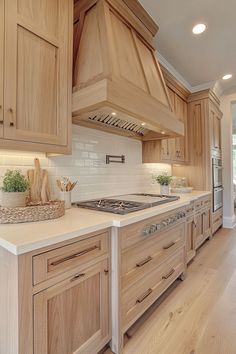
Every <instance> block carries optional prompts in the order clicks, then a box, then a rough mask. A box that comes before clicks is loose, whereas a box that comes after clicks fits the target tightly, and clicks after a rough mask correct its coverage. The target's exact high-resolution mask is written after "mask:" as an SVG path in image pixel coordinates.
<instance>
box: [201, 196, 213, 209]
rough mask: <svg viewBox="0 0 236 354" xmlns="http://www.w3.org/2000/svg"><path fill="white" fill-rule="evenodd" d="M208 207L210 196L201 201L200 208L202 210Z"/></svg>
mask: <svg viewBox="0 0 236 354" xmlns="http://www.w3.org/2000/svg"><path fill="white" fill-rule="evenodd" d="M210 205H211V197H210V196H208V197H206V198H204V199H203V200H202V206H203V207H204V208H205V207H209V206H210Z"/></svg>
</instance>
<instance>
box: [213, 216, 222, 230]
mask: <svg viewBox="0 0 236 354" xmlns="http://www.w3.org/2000/svg"><path fill="white" fill-rule="evenodd" d="M222 224H223V215H222V213H220V214H218V215H216V216H215V217H213V222H212V233H213V234H214V233H215V232H216V231H217V230H218V229H219V228H220V227H221V226H222Z"/></svg>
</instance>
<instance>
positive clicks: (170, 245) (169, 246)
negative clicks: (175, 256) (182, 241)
mask: <svg viewBox="0 0 236 354" xmlns="http://www.w3.org/2000/svg"><path fill="white" fill-rule="evenodd" d="M175 244H176V242H174V241H172V242H171V243H169V245H166V246H164V247H163V250H168V248H171V247H173V246H174V245H175Z"/></svg>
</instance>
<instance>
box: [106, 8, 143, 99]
mask: <svg viewBox="0 0 236 354" xmlns="http://www.w3.org/2000/svg"><path fill="white" fill-rule="evenodd" d="M110 14H111V24H112V29H113V36H114V43H115V48H116V55H117V58H119V74H120V76H121V78H122V79H124V80H128V81H129V82H130V83H132V84H133V85H135V86H137V87H139V88H141V89H143V90H144V91H146V92H147V85H146V82H145V78H144V74H143V69H142V66H141V62H140V60H139V57H138V53H137V50H136V44H135V39H134V36H133V32H132V30H131V28H130V26H128V25H127V24H126V23H125V22H124V21H122V19H121V18H120V17H119V16H118V15H117V14H116V13H114V12H112V11H110Z"/></svg>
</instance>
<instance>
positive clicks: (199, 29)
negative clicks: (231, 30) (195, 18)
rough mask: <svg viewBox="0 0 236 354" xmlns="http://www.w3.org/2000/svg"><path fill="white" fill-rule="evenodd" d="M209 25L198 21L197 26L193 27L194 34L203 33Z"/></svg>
mask: <svg viewBox="0 0 236 354" xmlns="http://www.w3.org/2000/svg"><path fill="white" fill-rule="evenodd" d="M206 28H207V26H206V25H205V23H198V24H197V25H196V26H194V27H193V33H194V34H201V33H203V32H204V31H205V30H206Z"/></svg>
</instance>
